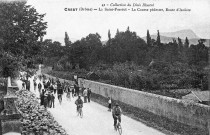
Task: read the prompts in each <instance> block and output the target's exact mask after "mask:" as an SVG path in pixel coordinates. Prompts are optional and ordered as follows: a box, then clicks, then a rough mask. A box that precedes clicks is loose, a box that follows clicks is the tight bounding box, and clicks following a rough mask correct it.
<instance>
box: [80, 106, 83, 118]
mask: <svg viewBox="0 0 210 135" xmlns="http://www.w3.org/2000/svg"><path fill="white" fill-rule="evenodd" d="M79 114H80V117H81V118H82V117H83V112H82V108H80V111H79Z"/></svg>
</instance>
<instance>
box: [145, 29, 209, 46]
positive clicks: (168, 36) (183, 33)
mask: <svg viewBox="0 0 210 135" xmlns="http://www.w3.org/2000/svg"><path fill="white" fill-rule="evenodd" d="M178 37H179V38H181V39H182V42H184V41H185V38H186V37H187V38H188V39H189V42H190V45H191V44H194V45H196V44H198V40H199V39H200V38H199V37H198V36H197V35H196V34H195V33H194V32H193V31H192V30H189V29H187V30H180V31H176V32H160V39H161V42H162V43H168V42H172V41H173V39H176V40H177V38H178ZM142 38H143V39H144V40H145V41H146V36H145V37H142ZM151 38H152V39H157V35H156V34H152V35H151ZM209 44H210V42H209V39H207V40H206V43H205V45H207V46H208V45H209Z"/></svg>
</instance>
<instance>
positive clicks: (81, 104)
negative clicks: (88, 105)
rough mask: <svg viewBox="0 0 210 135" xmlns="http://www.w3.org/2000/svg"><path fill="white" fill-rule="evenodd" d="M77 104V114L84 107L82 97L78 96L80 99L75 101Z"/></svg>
mask: <svg viewBox="0 0 210 135" xmlns="http://www.w3.org/2000/svg"><path fill="white" fill-rule="evenodd" d="M75 104H76V105H77V112H78V110H79V108H80V107H81V108H82V107H83V101H82V99H81V96H80V95H79V96H78V99H77V100H76V101H75Z"/></svg>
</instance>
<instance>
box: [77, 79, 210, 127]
mask: <svg viewBox="0 0 210 135" xmlns="http://www.w3.org/2000/svg"><path fill="white" fill-rule="evenodd" d="M79 85H80V86H81V85H83V86H84V87H89V88H91V90H92V92H93V93H96V94H99V95H101V96H103V97H111V98H112V99H114V100H118V101H121V102H123V103H126V104H129V105H132V106H134V107H138V108H141V109H144V110H146V111H149V112H152V113H154V114H156V115H159V116H164V117H167V118H169V119H173V120H175V121H178V122H180V123H183V124H187V125H190V126H193V127H198V128H205V129H206V128H207V127H208V118H209V115H210V106H207V105H202V104H197V103H192V102H186V101H183V100H179V99H174V98H170V97H165V96H161V95H156V94H151V93H147V92H142V91H137V90H133V89H128V88H123V87H118V86H113V85H109V84H104V83H99V82H94V81H90V80H85V79H79Z"/></svg>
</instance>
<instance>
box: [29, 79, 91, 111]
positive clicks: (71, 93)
mask: <svg viewBox="0 0 210 135" xmlns="http://www.w3.org/2000/svg"><path fill="white" fill-rule="evenodd" d="M38 78H39V83H38V84H37V79H38ZM38 78H37V77H34V80H33V82H34V91H36V90H37V89H38V91H39V94H40V104H41V105H43V106H44V107H45V108H54V107H55V97H56V95H57V99H58V101H59V104H62V100H63V96H64V93H65V94H66V99H67V101H71V98H75V97H79V96H82V97H83V98H84V103H87V102H90V97H91V89H90V88H80V87H79V85H78V82H77V81H75V82H74V84H70V83H69V82H66V81H64V82H61V81H60V80H59V79H58V78H56V79H53V78H46V77H45V76H38ZM42 84H43V85H42Z"/></svg>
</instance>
